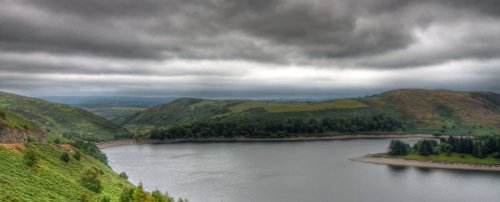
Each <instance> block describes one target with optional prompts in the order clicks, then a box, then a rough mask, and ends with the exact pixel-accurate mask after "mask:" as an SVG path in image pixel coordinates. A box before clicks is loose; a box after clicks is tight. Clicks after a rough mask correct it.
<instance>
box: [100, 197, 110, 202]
mask: <svg viewBox="0 0 500 202" xmlns="http://www.w3.org/2000/svg"><path fill="white" fill-rule="evenodd" d="M101 202H111V199H110V198H109V197H108V196H103V197H102V199H101Z"/></svg>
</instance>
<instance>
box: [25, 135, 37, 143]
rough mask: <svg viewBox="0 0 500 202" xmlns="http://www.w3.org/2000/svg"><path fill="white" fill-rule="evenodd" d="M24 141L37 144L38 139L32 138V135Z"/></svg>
mask: <svg viewBox="0 0 500 202" xmlns="http://www.w3.org/2000/svg"><path fill="white" fill-rule="evenodd" d="M26 140H27V141H28V142H38V139H37V138H36V137H33V136H32V135H28V138H27V139H26Z"/></svg>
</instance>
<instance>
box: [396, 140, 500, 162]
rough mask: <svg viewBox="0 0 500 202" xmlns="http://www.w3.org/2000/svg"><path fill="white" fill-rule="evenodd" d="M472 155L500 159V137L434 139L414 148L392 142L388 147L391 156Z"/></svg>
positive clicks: (422, 141)
mask: <svg viewBox="0 0 500 202" xmlns="http://www.w3.org/2000/svg"><path fill="white" fill-rule="evenodd" d="M440 152H445V153H447V154H451V153H452V152H454V153H459V154H471V155H473V156H475V157H479V158H482V157H486V156H487V155H489V154H491V155H493V156H494V157H495V158H500V137H493V136H491V137H482V138H471V137H462V136H460V137H454V136H449V137H448V138H441V139H440V140H439V142H438V141H437V140H433V139H424V140H419V141H418V142H417V143H415V144H414V145H413V146H412V147H410V145H409V144H406V143H404V142H403V141H401V140H392V141H391V143H390V144H389V147H388V154H390V155H406V154H409V153H416V154H419V155H423V156H428V155H433V154H439V153H440Z"/></svg>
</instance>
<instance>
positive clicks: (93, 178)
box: [80, 168, 102, 193]
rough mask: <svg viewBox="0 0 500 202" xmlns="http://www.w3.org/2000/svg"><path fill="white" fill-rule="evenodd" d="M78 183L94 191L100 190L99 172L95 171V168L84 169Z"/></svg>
mask: <svg viewBox="0 0 500 202" xmlns="http://www.w3.org/2000/svg"><path fill="white" fill-rule="evenodd" d="M80 183H81V185H82V186H84V187H86V188H87V189H89V190H91V191H93V192H95V193H99V192H101V189H102V183H101V180H99V173H97V170H96V169H95V168H93V169H88V170H86V171H85V172H84V173H83V175H82V177H81V179H80Z"/></svg>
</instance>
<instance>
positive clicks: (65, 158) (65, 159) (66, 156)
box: [59, 152, 69, 163]
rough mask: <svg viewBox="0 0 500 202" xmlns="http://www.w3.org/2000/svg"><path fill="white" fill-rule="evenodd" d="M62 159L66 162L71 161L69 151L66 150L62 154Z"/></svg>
mask: <svg viewBox="0 0 500 202" xmlns="http://www.w3.org/2000/svg"><path fill="white" fill-rule="evenodd" d="M59 158H60V159H61V161H64V162H66V163H67V162H69V154H68V152H64V153H62V154H61V157H59Z"/></svg>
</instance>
